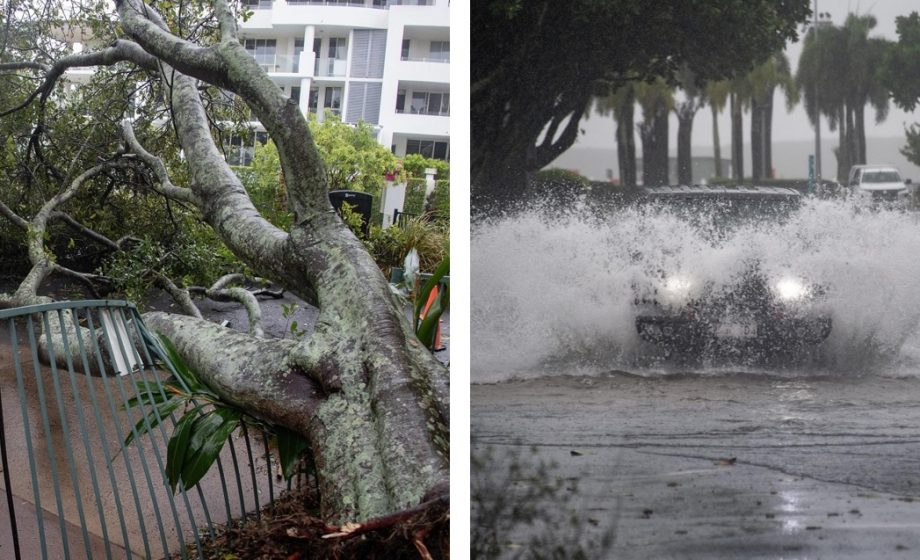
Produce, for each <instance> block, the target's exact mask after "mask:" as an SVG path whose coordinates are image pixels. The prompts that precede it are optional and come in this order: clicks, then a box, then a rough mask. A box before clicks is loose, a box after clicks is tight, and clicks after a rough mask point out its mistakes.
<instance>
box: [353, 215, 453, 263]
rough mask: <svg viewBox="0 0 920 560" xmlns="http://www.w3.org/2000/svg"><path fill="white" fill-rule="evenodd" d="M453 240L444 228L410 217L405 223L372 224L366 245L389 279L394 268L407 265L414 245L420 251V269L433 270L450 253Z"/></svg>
mask: <svg viewBox="0 0 920 560" xmlns="http://www.w3.org/2000/svg"><path fill="white" fill-rule="evenodd" d="M449 242H450V239H449V236H448V234H447V230H446V229H445V228H444V227H442V226H440V225H438V224H435V223H433V222H431V221H429V220H428V219H427V218H425V217H419V218H412V219H409V220H406V221H405V222H404V223H403V225H402V226H390V227H388V228H385V229H381V228H378V227H372V228H371V234H370V238H369V239H368V240H367V241H365V244H366V245H367V249H368V251H370V253H371V255H372V256H373V257H374V260H375V261H376V262H377V266H379V267H380V270H382V271H383V274H384V276H386V277H387V278H389V277H390V272H391V271H392V269H393V268H394V267H400V266H402V265H403V260H404V259H405V258H406V255H407V254H408V253H409V251H410V250H411V249H412V248H413V247H414V248H415V250H416V251H418V256H419V270H420V271H422V272H432V271H433V270H434V269H435V267H437V266H438V263H439V262H441V260H442V259H443V258H444V257H445V256H446V255H447V254H448V253H449Z"/></svg>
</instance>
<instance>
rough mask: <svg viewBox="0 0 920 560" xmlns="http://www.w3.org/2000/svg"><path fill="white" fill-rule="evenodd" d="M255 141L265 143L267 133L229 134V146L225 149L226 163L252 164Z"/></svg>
mask: <svg viewBox="0 0 920 560" xmlns="http://www.w3.org/2000/svg"><path fill="white" fill-rule="evenodd" d="M257 142H258V143H259V144H262V145H265V144H266V143H267V142H268V133H267V132H254V133H252V134H247V135H242V134H234V135H233V136H231V137H230V146H229V147H228V149H227V163H229V164H230V165H242V166H249V165H252V158H253V156H254V155H255V152H256V143H257Z"/></svg>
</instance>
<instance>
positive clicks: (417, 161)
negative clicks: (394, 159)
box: [403, 154, 450, 179]
mask: <svg viewBox="0 0 920 560" xmlns="http://www.w3.org/2000/svg"><path fill="white" fill-rule="evenodd" d="M430 167H433V168H434V169H437V170H438V174H437V175H435V179H450V164H449V163H448V162H446V161H444V160H442V159H434V158H426V157H425V156H423V155H421V154H409V155H407V156H406V157H404V158H403V169H404V170H405V171H406V172H407V173H408V174H409V176H410V177H418V178H421V179H424V178H425V170H426V169H428V168H430Z"/></svg>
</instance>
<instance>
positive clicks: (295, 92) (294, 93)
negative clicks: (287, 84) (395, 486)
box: [291, 86, 300, 103]
mask: <svg viewBox="0 0 920 560" xmlns="http://www.w3.org/2000/svg"><path fill="white" fill-rule="evenodd" d="M291 99H292V100H294V101H295V102H296V103H300V87H299V86H291Z"/></svg>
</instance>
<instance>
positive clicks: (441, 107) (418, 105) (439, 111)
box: [396, 91, 450, 116]
mask: <svg viewBox="0 0 920 560" xmlns="http://www.w3.org/2000/svg"><path fill="white" fill-rule="evenodd" d="M396 99H397V106H396V111H397V112H404V111H403V110H402V109H401V108H400V107H399V96H398V95H397V97H396ZM409 112H410V113H412V114H415V115H438V116H450V94H449V93H433V92H429V91H414V92H412V103H411V104H410V105H409Z"/></svg>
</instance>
